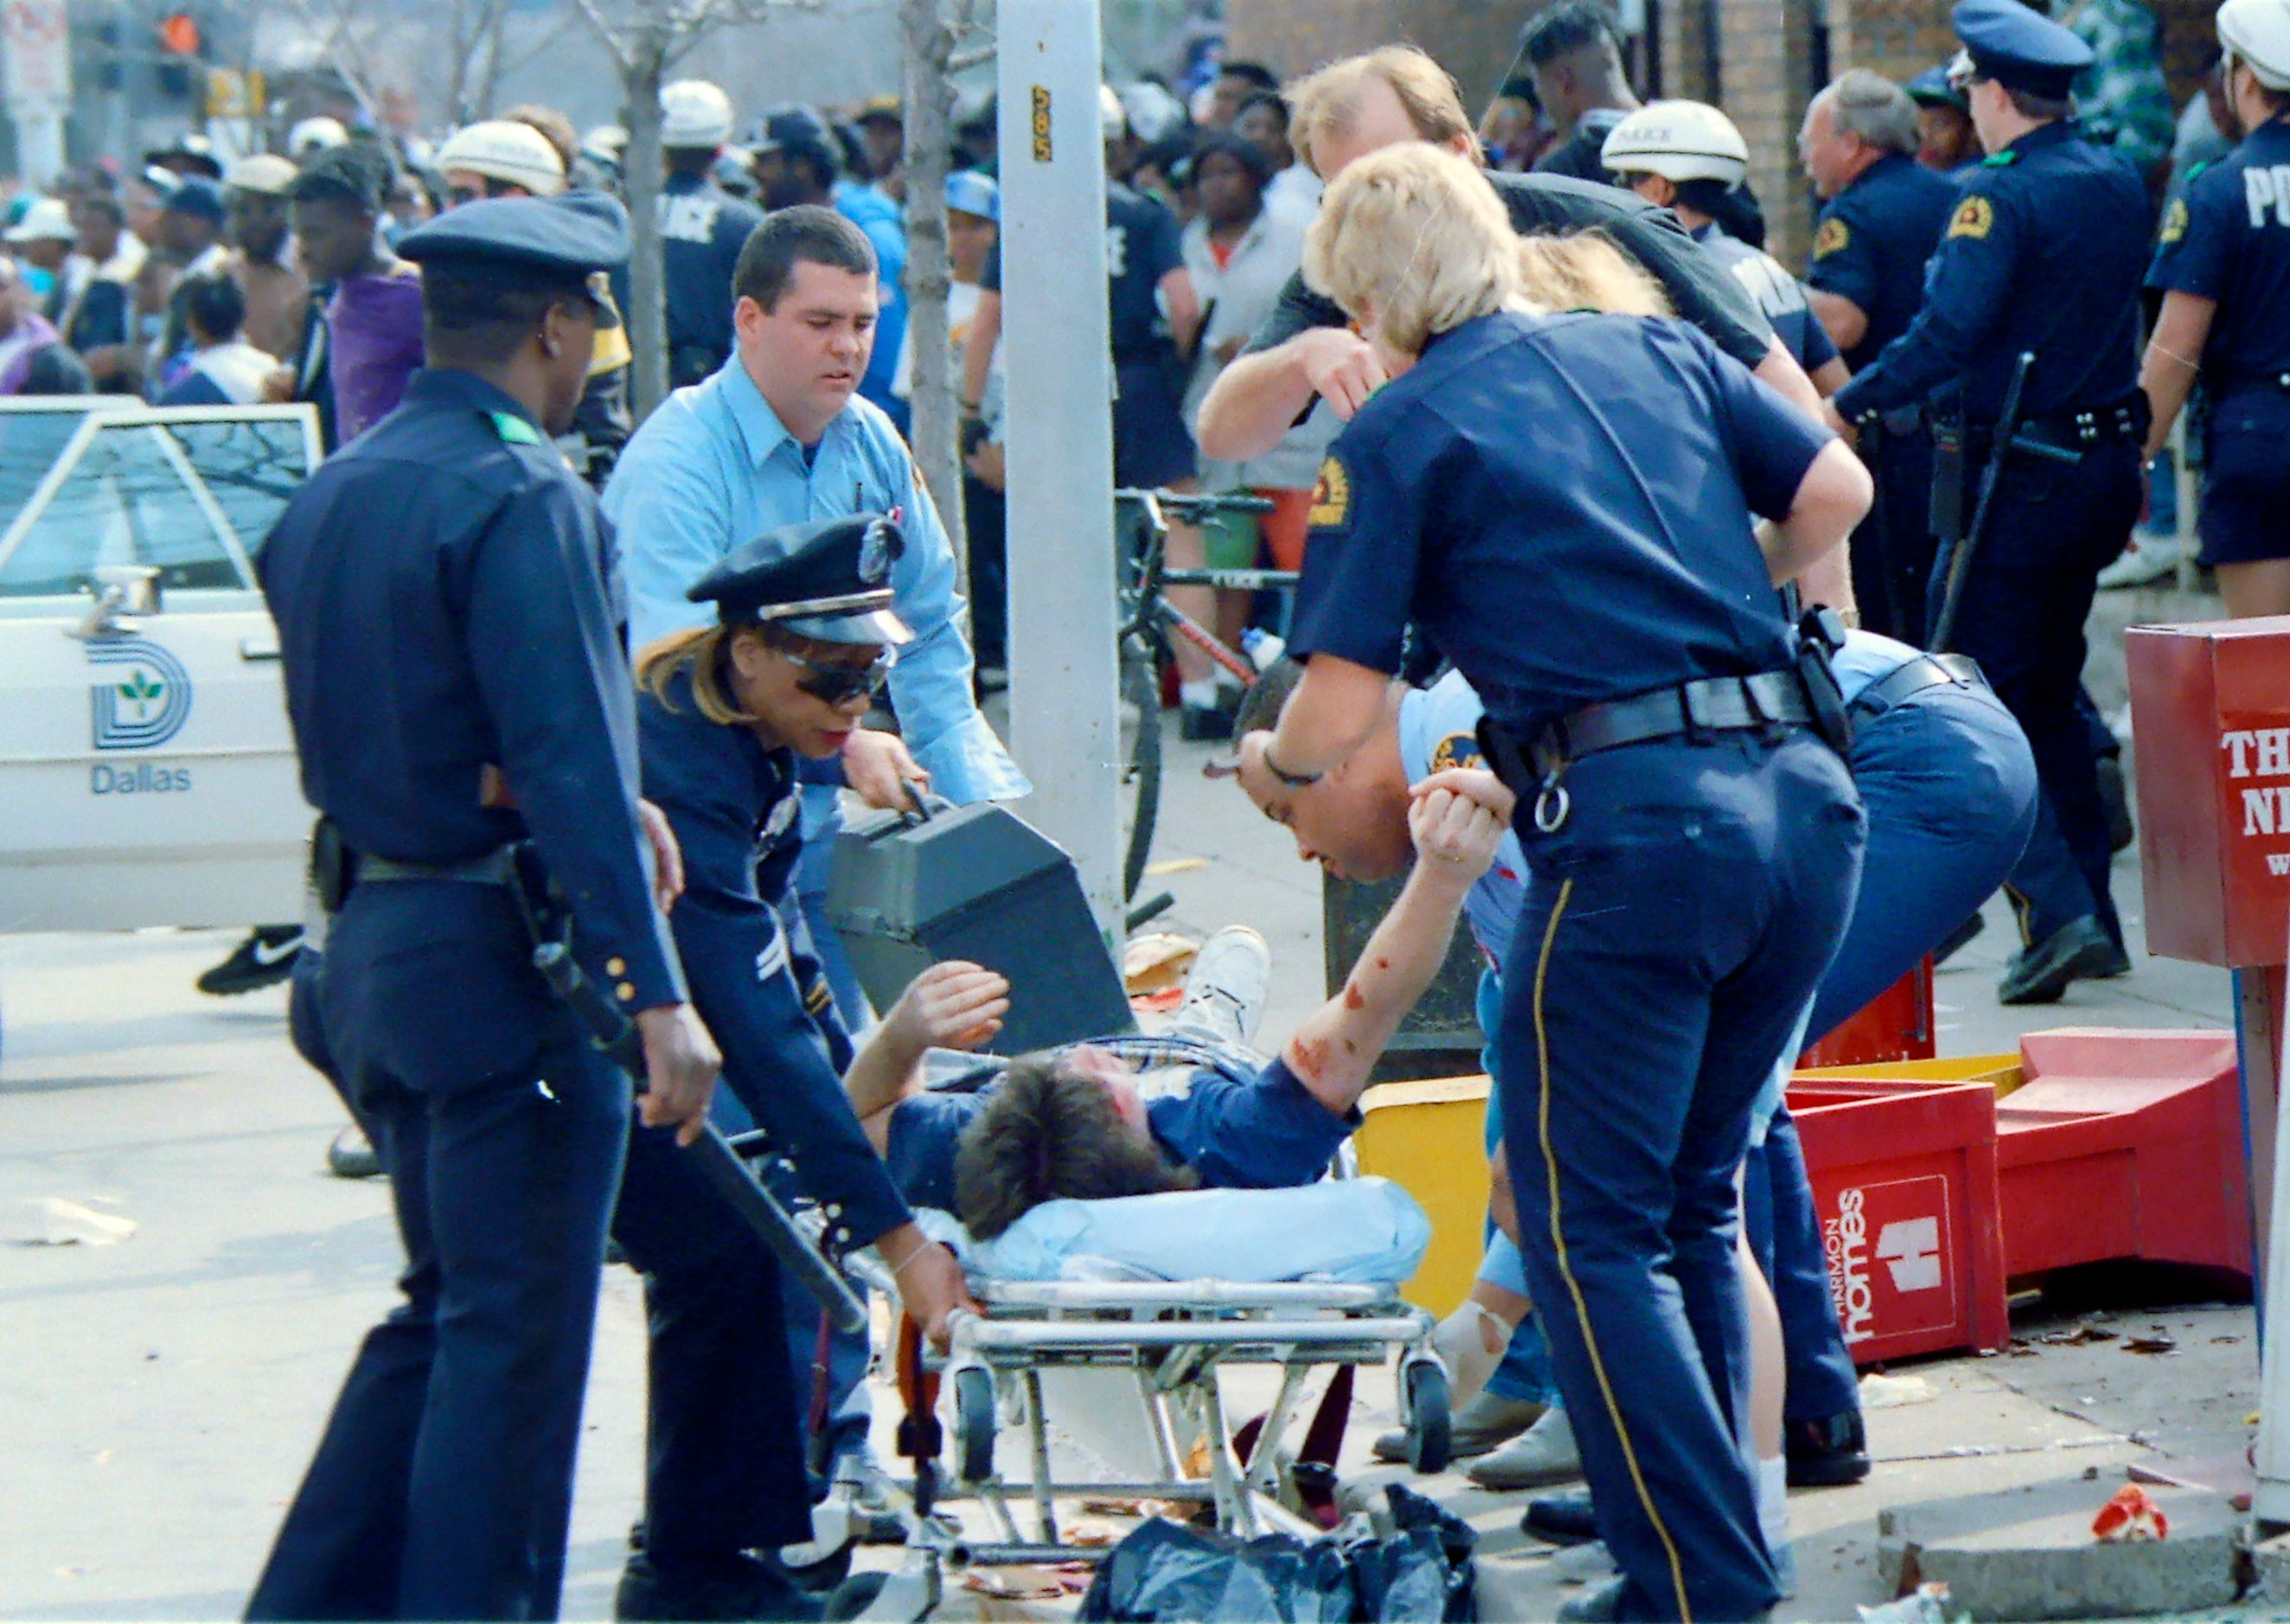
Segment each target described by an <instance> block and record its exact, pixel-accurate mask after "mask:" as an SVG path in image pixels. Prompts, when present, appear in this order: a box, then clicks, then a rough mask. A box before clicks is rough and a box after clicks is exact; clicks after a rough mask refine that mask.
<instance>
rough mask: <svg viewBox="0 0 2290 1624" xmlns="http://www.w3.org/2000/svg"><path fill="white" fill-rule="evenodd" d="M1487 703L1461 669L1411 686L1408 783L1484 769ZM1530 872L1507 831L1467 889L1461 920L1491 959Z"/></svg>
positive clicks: (1402, 709) (1403, 735)
mask: <svg viewBox="0 0 2290 1624" xmlns="http://www.w3.org/2000/svg"><path fill="white" fill-rule="evenodd" d="M1485 710H1486V707H1485V706H1484V705H1482V704H1480V703H1479V696H1478V694H1477V692H1474V691H1473V690H1472V687H1471V684H1469V682H1468V681H1466V680H1465V679H1464V676H1463V674H1462V673H1461V671H1450V672H1448V673H1447V674H1446V675H1445V676H1442V677H1441V678H1440V679H1439V680H1438V681H1437V682H1436V683H1433V684H1431V685H1430V686H1429V688H1411V689H1409V690H1408V691H1407V692H1405V693H1404V694H1402V695H1401V696H1400V700H1399V764H1400V767H1401V769H1402V770H1403V771H1404V772H1406V774H1407V781H1408V782H1409V783H1411V784H1420V783H1421V782H1422V781H1423V780H1425V779H1427V778H1429V777H1430V776H1431V775H1432V774H1433V773H1434V772H1445V771H1446V770H1447V769H1448V768H1450V767H1480V766H1485V761H1484V760H1483V759H1482V758H1481V756H1480V754H1479V735H1478V726H1479V717H1480V716H1482V715H1484V714H1485ZM1525 873H1526V859H1525V854H1524V853H1523V852H1521V851H1520V850H1519V844H1518V836H1517V833H1516V832H1514V831H1512V830H1509V829H1506V830H1504V831H1503V837H1502V839H1501V841H1500V842H1498V843H1497V844H1496V846H1495V860H1494V863H1493V867H1491V868H1488V870H1487V871H1486V873H1485V874H1483V875H1481V876H1479V880H1478V883H1477V884H1475V885H1473V886H1472V887H1471V888H1470V890H1469V891H1468V892H1464V893H1463V918H1464V922H1465V923H1466V924H1469V926H1470V927H1471V940H1473V941H1476V942H1477V943H1478V945H1479V951H1480V952H1481V953H1483V954H1485V956H1486V959H1487V963H1488V964H1493V965H1500V964H1501V963H1502V962H1503V958H1504V956H1506V955H1507V954H1509V951H1510V935H1511V930H1512V927H1514V926H1515V925H1517V923H1518V908H1519V898H1520V896H1521V894H1522V893H1523V892H1524V890H1525V879H1524V877H1523V876H1525Z"/></svg>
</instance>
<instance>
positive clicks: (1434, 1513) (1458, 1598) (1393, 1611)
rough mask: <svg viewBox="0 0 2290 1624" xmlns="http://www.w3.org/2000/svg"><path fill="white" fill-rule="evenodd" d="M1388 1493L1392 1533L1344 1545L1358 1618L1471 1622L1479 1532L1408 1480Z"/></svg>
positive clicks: (1386, 1622)
mask: <svg viewBox="0 0 2290 1624" xmlns="http://www.w3.org/2000/svg"><path fill="white" fill-rule="evenodd" d="M1384 1493H1385V1496H1386V1500H1387V1502H1388V1503H1389V1506H1390V1508H1391V1521H1392V1524H1393V1525H1394V1528H1395V1530H1396V1532H1394V1533H1393V1535H1392V1537H1391V1538H1390V1539H1389V1540H1379V1539H1376V1538H1374V1537H1373V1535H1365V1536H1363V1537H1361V1538H1359V1539H1357V1540H1351V1541H1349V1542H1347V1543H1346V1544H1345V1546H1344V1556H1345V1557H1346V1559H1347V1560H1348V1561H1349V1563H1350V1564H1351V1569H1352V1583H1353V1586H1354V1588H1355V1589H1356V1590H1357V1595H1358V1605H1357V1611H1355V1612H1353V1614H1352V1617H1354V1618H1355V1619H1359V1620H1373V1624H1469V1620H1471V1619H1473V1618H1475V1617H1477V1584H1478V1570H1477V1567H1476V1566H1474V1565H1473V1564H1472V1561H1471V1548H1472V1547H1473V1546H1474V1545H1476V1544H1477V1543H1478V1538H1479V1537H1478V1535H1477V1533H1475V1532H1472V1530H1471V1525H1470V1524H1468V1523H1466V1522H1464V1521H1463V1520H1462V1519H1461V1517H1458V1516H1453V1515H1451V1514H1450V1513H1448V1512H1445V1511H1442V1510H1441V1509H1440V1508H1438V1507H1437V1506H1436V1505H1434V1504H1433V1503H1432V1502H1431V1501H1430V1500H1427V1499H1425V1498H1424V1497H1423V1496H1422V1495H1421V1494H1418V1493H1417V1492H1415V1491H1414V1490H1413V1489H1411V1488H1408V1487H1407V1486H1406V1485H1405V1484H1397V1483H1395V1484H1390V1485H1389V1486H1388V1487H1387V1488H1386V1489H1385V1491H1384Z"/></svg>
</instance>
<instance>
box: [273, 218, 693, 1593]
mask: <svg viewBox="0 0 2290 1624" xmlns="http://www.w3.org/2000/svg"><path fill="white" fill-rule="evenodd" d="M399 246H400V250H401V252H404V254H405V255H406V256H407V257H408V258H409V259H412V260H418V261H420V262H421V263H422V265H423V267H424V271H425V275H424V278H423V288H422V298H423V304H424V308H425V313H426V316H427V321H428V359H429V363H430V364H429V366H428V369H427V370H425V371H422V372H419V373H417V374H415V376H414V378H413V380H412V383H411V384H410V385H409V387H408V388H407V390H406V394H405V399H404V405H403V406H402V407H401V408H400V409H399V410H397V411H396V412H393V413H392V414H391V415H390V416H389V417H388V419H387V420H385V421H384V422H382V423H380V424H379V425H377V426H376V427H375V428H373V429H372V430H371V431H370V432H368V433H367V434H365V435H364V436H362V437H361V438H360V439H359V440H358V441H357V443H356V444H354V445H351V446H348V447H346V448H345V449H344V450H342V451H341V452H338V453H336V454H335V455H334V456H333V457H331V458H329V459H328V460H327V461H326V463H325V464H324V467H322V468H319V469H318V471H317V472H316V473H315V474H313V475H312V476H310V479H309V481H308V483H307V484H304V485H303V486H302V488H301V489H300V491H298V492H296V493H295V495H294V497H293V500H292V501H291V502H290V503H289V504H288V506H287V508H286V511H285V513H284V516H283V517H282V518H281V519H280V520H279V523H278V525H277V527H276V529H275V530H274V531H273V532H271V536H270V540H269V542H268V546H266V547H265V548H264V549H263V552H262V555H261V572H262V584H263V589H264V592H265V593H266V595H267V596H268V598H269V602H270V608H271V612H272V613H273V615H274V616H275V617H276V620H277V622H278V629H279V636H280V642H281V649H282V653H283V657H284V665H285V681H286V700H287V708H288V711H289V713H290V715H291V716H292V722H293V727H294V741H295V746H296V748H297V749H298V751H299V752H300V759H301V767H302V791H303V794H304V795H305V796H308V799H309V801H310V804H312V805H314V806H316V808H318V810H319V811H320V812H322V813H323V814H324V825H322V832H323V833H324V834H325V835H326V836H328V837H329V839H330V840H331V841H338V843H339V847H340V858H339V860H335V861H331V862H328V863H327V864H325V865H324V870H323V871H322V873H321V876H320V877H321V880H322V889H326V890H329V891H330V892H332V896H331V898H330V900H331V902H332V904H334V905H335V906H338V907H339V910H340V911H339V915H338V916H337V917H336V918H335V920H334V922H333V925H332V939H331V940H330V941H329V942H328V944H327V963H326V969H325V972H324V976H323V979H322V980H321V981H320V984H319V987H318V997H317V1004H318V1013H319V1016H320V1019H321V1021H322V1023H323V1026H324V1037H325V1041H326V1044H327V1045H328V1046H329V1047H330V1048H331V1049H332V1053H333V1056H334V1058H335V1060H336V1061H337V1062H338V1064H339V1066H340V1071H341V1073H342V1076H343V1079H344V1082H345V1084H346V1085H347V1087H348V1091H349V1092H350V1094H351V1096H352V1098H353V1099H354V1100H356V1104H357V1107H358V1110H359V1114H360V1116H362V1117H363V1118H364V1121H366V1122H367V1123H368V1124H371V1126H372V1132H373V1138H374V1142H375V1146H376V1148H377V1149H378V1150H379V1151H380V1156H381V1162H382V1165H383V1167H384V1169H385V1170H386V1171H387V1172H388V1174H389V1176H390V1184H391V1196H392V1199H393V1200H394V1201H395V1203H396V1211H397V1223H398V1229H399V1234H400V1236H401V1237H402V1239H403V1240H404V1246H405V1252H406V1270H405V1273H404V1276H403V1278H402V1281H401V1286H402V1289H403V1290H404V1294H405V1300H404V1303H403V1304H402V1305H400V1306H399V1308H397V1309H396V1311H395V1312H393V1313H392V1314H391V1315H390V1316H389V1317H388V1319H386V1320H384V1321H383V1322H382V1324H380V1325H379V1326H377V1327H376V1328H375V1329H374V1330H373V1331H372V1332H371V1333H369V1334H368V1336H367V1337H366V1340H365V1342H364V1346H363V1347H362V1348H361V1349H360V1350H359V1353H358V1357H357V1361H356V1364H354V1365H353V1366H352V1368H351V1371H350V1374H349V1377H348V1380H347V1381H346V1382H345V1383H344V1385H343V1388H342V1393H341V1396H340V1399H339V1400H338V1401H337V1403H336V1404H335V1408H334V1412H333V1416H332V1420H330V1421H329V1422H328V1425H327V1428H326V1433H325V1436H324V1439H323V1441H322V1442H321V1443H320V1444H319V1446H318V1453H317V1458H316V1460H315V1461H314V1462H313V1463H312V1464H311V1467H310V1470H309V1473H308V1476H307V1477H306V1478H305V1479H304V1481H303V1484H302V1486H301V1489H300V1492H299V1493H297V1495H296V1496H295V1499H294V1501H293V1503H292V1506H291V1507H290V1508H289V1509H288V1511H287V1514H286V1519H285V1524H284V1527H283V1528H282V1529H281V1530H280V1532H279V1535H278V1540H277V1544H276V1547H275V1548H274V1549H273V1550H272V1552H271V1556H270V1561H269V1564H268V1566H267V1568H266V1569H265V1570H264V1572H263V1575H262V1578H261V1580H260V1583H259V1584H258V1586H257V1587H256V1589H255V1592H254V1595H253V1597H252V1600H251V1601H250V1603H249V1604H248V1614H249V1616H250V1617H252V1618H263V1619H308V1618H410V1619H447V1618H463V1619H535V1618H548V1617H553V1616H554V1615H555V1613H556V1606H557V1600H558V1593H559V1590H560V1588H561V1586H562V1581H563V1576H564V1538H565V1525H566V1521H567V1517H568V1515H569V1512H570V1508H571V1502H572V1493H573V1454H574V1445H575V1444H576V1442H577V1440H578V1437H579V1435H580V1420H581V1396H582V1392H583V1388H584V1385H585V1383H586V1380H587V1377H588V1367H589V1341H590V1338H591V1335H592V1333H593V1331H594V1327H595V1321H596V1308H597V1276H598V1273H599V1269H600V1266H601V1263H602V1260H603V1256H604V1246H605V1223H606V1220H607V1219H608V1217H609V1215H610V1214H611V1212H612V1210H613V1196H614V1192H615V1190H616V1188H617V1187H618V1185H619V1182H620V1177H621V1156H622V1151H623V1148H624V1147H625V1146H626V1144H627V1140H628V1124H629V1079H628V1078H627V1077H626V1076H624V1075H623V1074H622V1073H621V1072H620V1071H619V1070H618V1069H617V1068H614V1067H613V1066H612V1065H611V1064H610V1063H609V1062H607V1061H606V1060H605V1059H604V1058H603V1056H601V1055H600V1054H599V1053H598V1052H597V1050H596V1049H595V1048H594V1047H593V1046H592V1045H591V1044H590V1043H589V1038H588V1036H587V1035H586V1033H585V1032H584V1031H583V1030H582V1029H581V1028H580V1027H579V1026H578V1025H577V1024H576V1023H575V1021H574V1020H573V1016H572V1015H571V1013H570V1012H568V1011H566V1010H565V1009H564V1008H563V1007H561V1006H560V1005H559V1004H556V1002H555V1001H554V1000H552V998H551V997H550V996H549V993H548V988H547V986H546V985H545V984H544V983H543V982H542V980H541V979H540V976H539V974H538V973H537V972H535V971H534V969H533V967H532V953H533V942H532V937H531V934H530V932H529V930H528V927H527V924H526V922H525V919H524V916H523V911H522V909H521V908H520V903H519V900H518V897H517V895H516V893H515V892H513V891H512V890H511V889H510V884H509V882H510V878H511V873H512V868H513V867H514V855H513V851H512V847H513V844H514V843H516V842H520V841H528V840H529V841H530V842H531V844H532V851H533V852H535V853H537V855H538V859H539V861H540V864H541V865H542V866H544V867H545V868H546V869H547V871H548V876H549V877H550V878H551V879H552V880H553V881H554V883H555V884H556V886H557V887H558V888H559V889H560V890H561V891H562V892H563V894H564V898H565V899H566V901H567V905H568V906H569V909H570V913H571V916H572V919H573V927H574V930H575V932H576V940H577V944H578V948H579V950H580V952H581V956H582V958H583V959H584V960H585V961H586V962H587V963H588V964H589V972H590V974H591V975H594V976H601V977H602V979H603V980H604V983H605V985H606V986H608V987H610V988H612V989H613V994H614V996H615V997H616V1000H617V1002H618V1003H619V1004H621V1006H622V1007H623V1008H625V1009H627V1010H629V1011H631V1012H634V1015H635V1020H636V1023H637V1028H639V1030H640V1031H641V1033H642V1036H643V1043H644V1052H645V1069H646V1083H647V1092H645V1097H644V1100H643V1116H644V1120H645V1122H646V1123H649V1124H654V1125H662V1126H664V1125H669V1124H681V1126H682V1130H683V1132H685V1134H687V1135H689V1134H693V1133H696V1132H698V1131H699V1128H700V1125H701V1120H702V1118H703V1117H704V1116H705V1114H706V1111H707V1108H708V1103H709V1095H710V1093H711V1092H712V1091H713V1089H714V1086H715V1081H716V1074H717V1053H716V1050H715V1047H714V1045H713V1044H711V1043H710V1042H709V1038H708V1036H707V1034H706V1033H705V1032H704V1031H703V1030H702V1029H701V1027H700V1024H699V1020H698V1017H697V1016H696V1015H695V1014H694V1013H693V1011H692V1009H691V1007H690V1005H689V1004H688V1003H687V1002H686V1001H685V989H684V981H683V977H682V974H681V972H679V971H678V969H677V960H676V955H675V952H674V950H673V948H671V947H670V946H669V940H668V936H667V928H666V926H665V925H664V924H663V923H662V922H661V916H660V914H659V912H658V909H657V908H656V907H655V898H654V888H655V885H656V884H660V882H658V881H656V880H655V879H653V877H651V876H648V874H647V869H646V863H645V836H644V834H643V832H642V830H641V828H640V827H639V814H638V807H637V756H636V716H635V705H634V700H633V696H632V693H631V690H630V688H629V675H628V664H627V661H626V660H625V658H624V657H623V655H622V653H621V646H620V644H619V641H618V638H617V636H616V634H615V628H614V626H613V617H612V613H611V610H610V606H609V604H608V600H607V595H606V586H605V582H606V567H607V565H606V560H605V548H604V543H603V539H602V536H601V534H600V532H599V530H598V526H597V515H596V503H595V500H594V498H593V497H592V496H591V495H590V494H589V490H588V487H587V486H585V485H583V484H581V483H580V481H579V480H577V479H576V478H574V477H573V475H572V474H571V473H570V472H569V471H568V470H567V469H566V468H565V467H564V460H563V458H562V457H560V456H559V455H558V454H557V453H556V452H555V451H554V450H553V449H552V448H551V447H550V445H549V444H548V436H550V435H551V434H554V433H556V432H558V431H560V430H562V429H563V428H564V426H565V424H566V423H567V422H568V421H570V420H571V418H572V415H573V410H574V408H575V407H576V406H577V405H578V404H579V403H580V399H581V386H582V383H583V381H584V380H585V379H586V377H587V375H588V370H589V353H590V347H591V344H592V342H593V340H594V339H595V335H596V322H597V307H596V295H595V293H594V292H593V291H592V289H593V286H594V284H593V282H592V280H591V279H592V277H594V276H596V275H597V273H600V272H601V271H603V270H604V269H605V268H608V267H611V266H614V265H618V264H620V263H621V261H623V260H625V259H626V258H627V255H628V229H627V221H626V220H625V218H624V216H623V215H622V213H621V209H620V206H619V204H615V203H613V202H611V201H610V200H608V199H605V198H602V197H599V196H595V195H593V194H591V195H588V196H581V197H580V198H577V199H566V200H563V201H559V202H543V201H540V200H537V199H530V198H526V199H515V200H503V201H500V202H487V203H480V204H471V205H469V206H468V208H466V209H461V210H457V211H455V212H453V213H452V214H451V215H450V216H448V217H446V218H445V219H444V220H439V221H437V222H436V223H435V224H433V225H431V226H429V227H427V228H423V229H421V230H418V231H415V232H413V233H412V234H410V235H409V236H407V237H406V238H405V239H404V242H403V243H401V244H400V245H399ZM512 802H513V804H514V806H515V808H516V810H511V804H512ZM322 844H327V842H322ZM345 892H347V894H346V895H345V894H344V893H345Z"/></svg>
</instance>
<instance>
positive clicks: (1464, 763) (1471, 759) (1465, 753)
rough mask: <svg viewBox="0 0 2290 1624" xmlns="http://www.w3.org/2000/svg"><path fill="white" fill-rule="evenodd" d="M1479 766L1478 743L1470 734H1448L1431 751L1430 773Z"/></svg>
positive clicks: (1474, 736) (1475, 737)
mask: <svg viewBox="0 0 2290 1624" xmlns="http://www.w3.org/2000/svg"><path fill="white" fill-rule="evenodd" d="M1478 764H1479V741H1478V739H1477V736H1476V735H1474V734H1471V733H1450V734H1448V735H1447V736H1446V737H1445V739H1442V740H1440V741H1439V742H1438V744H1437V745H1436V746H1435V747H1433V748H1432V751H1431V771H1432V772H1445V771H1446V770H1447V769H1448V768H1450V767H1476V766H1477V765H1478Z"/></svg>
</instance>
